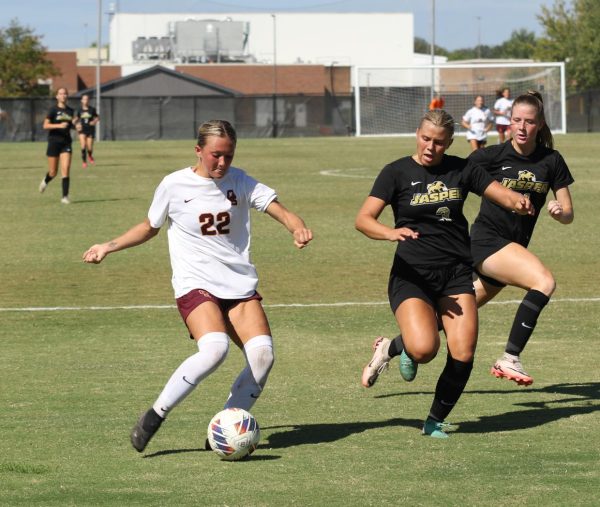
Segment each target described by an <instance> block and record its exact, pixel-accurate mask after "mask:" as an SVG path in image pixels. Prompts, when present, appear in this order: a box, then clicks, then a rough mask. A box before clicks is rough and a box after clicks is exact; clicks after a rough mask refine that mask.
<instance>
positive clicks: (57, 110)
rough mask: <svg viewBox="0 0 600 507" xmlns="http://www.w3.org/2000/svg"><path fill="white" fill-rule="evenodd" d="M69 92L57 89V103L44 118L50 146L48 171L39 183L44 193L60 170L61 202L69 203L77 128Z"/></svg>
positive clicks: (48, 150)
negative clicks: (73, 138)
mask: <svg viewBox="0 0 600 507" xmlns="http://www.w3.org/2000/svg"><path fill="white" fill-rule="evenodd" d="M68 98H69V92H68V91H67V89H66V88H65V87H61V88H59V89H58V90H57V91H56V105H55V106H52V107H51V108H50V110H49V111H48V114H46V118H45V119H44V125H43V128H44V130H47V131H48V146H47V148H46V156H47V157H48V172H47V173H46V176H45V177H44V179H43V180H42V182H41V183H40V185H39V191H40V193H43V192H44V191H45V190H46V188H47V187H48V183H50V182H51V181H52V180H53V179H54V177H55V176H56V174H57V172H58V166H59V164H60V172H61V176H62V198H61V200H60V202H62V203H63V204H69V203H70V202H71V201H70V200H69V186H70V178H69V172H70V170H71V155H72V139H71V129H73V128H75V126H74V124H73V120H74V119H75V118H74V117H75V115H74V111H73V109H72V108H71V107H69V106H68V105H67V100H68Z"/></svg>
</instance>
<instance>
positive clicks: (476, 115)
mask: <svg viewBox="0 0 600 507" xmlns="http://www.w3.org/2000/svg"><path fill="white" fill-rule="evenodd" d="M461 125H462V126H463V127H464V128H466V129H467V141H468V142H469V144H470V145H471V150H472V151H475V150H478V149H479V148H482V147H484V146H485V145H486V144H487V134H488V132H489V131H490V129H491V128H492V127H493V125H494V115H493V114H492V112H491V111H490V110H489V109H488V108H487V107H486V106H485V104H484V103H483V96H482V95H477V96H476V97H475V100H474V101H473V107H472V108H471V109H469V110H468V111H467V112H466V113H465V114H464V116H463V117H462V122H461Z"/></svg>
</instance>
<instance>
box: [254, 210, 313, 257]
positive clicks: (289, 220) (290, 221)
mask: <svg viewBox="0 0 600 507" xmlns="http://www.w3.org/2000/svg"><path fill="white" fill-rule="evenodd" d="M266 212H267V214H268V215H269V216H271V217H273V218H274V219H275V220H277V221H278V222H279V223H281V224H282V225H283V226H284V227H285V228H286V229H287V230H288V231H289V232H290V233H291V234H292V236H293V237H294V245H296V247H297V248H304V247H305V246H306V245H308V243H309V242H310V241H311V240H312V239H313V234H312V231H311V230H310V229H309V228H307V227H306V224H305V223H304V220H302V219H301V218H300V217H299V216H298V215H296V214H295V213H292V212H291V211H290V210H288V209H287V208H286V207H285V206H283V204H281V203H280V202H279V201H273V202H272V203H271V204H269V206H268V207H267V210H266Z"/></svg>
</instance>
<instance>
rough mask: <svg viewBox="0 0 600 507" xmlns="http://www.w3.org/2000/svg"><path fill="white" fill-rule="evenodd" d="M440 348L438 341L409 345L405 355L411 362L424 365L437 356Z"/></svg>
mask: <svg viewBox="0 0 600 507" xmlns="http://www.w3.org/2000/svg"><path fill="white" fill-rule="evenodd" d="M439 348H440V344H439V339H438V340H437V341H433V342H428V343H416V344H414V345H411V347H410V349H409V348H407V349H406V352H407V354H408V355H409V356H410V357H411V358H412V360H413V361H415V362H417V363H420V364H425V363H428V362H430V361H432V360H433V359H434V358H435V356H437V353H438V350H439Z"/></svg>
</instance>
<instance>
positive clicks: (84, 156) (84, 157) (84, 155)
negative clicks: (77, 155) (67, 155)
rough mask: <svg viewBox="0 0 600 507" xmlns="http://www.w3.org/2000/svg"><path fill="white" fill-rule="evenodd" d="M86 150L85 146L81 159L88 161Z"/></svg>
mask: <svg viewBox="0 0 600 507" xmlns="http://www.w3.org/2000/svg"><path fill="white" fill-rule="evenodd" d="M86 153H87V152H86V150H85V148H84V149H83V150H81V160H83V161H84V162H85V161H86Z"/></svg>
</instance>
